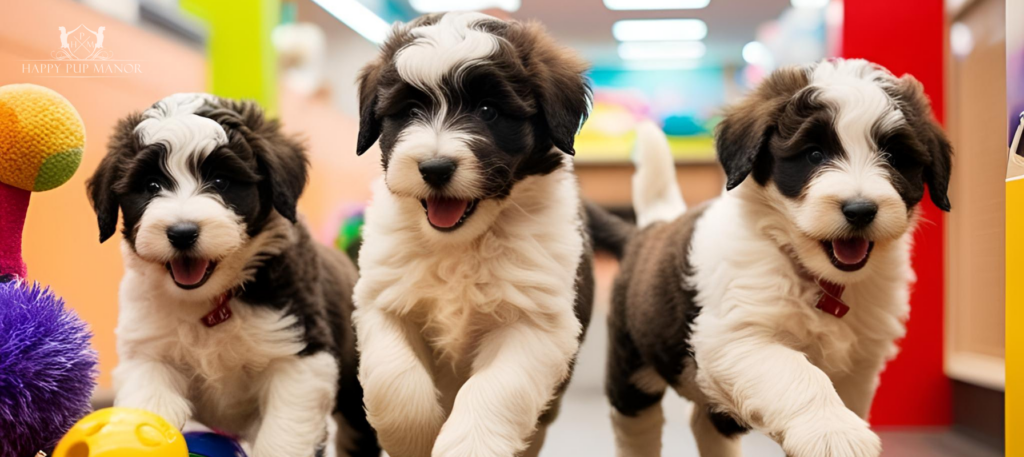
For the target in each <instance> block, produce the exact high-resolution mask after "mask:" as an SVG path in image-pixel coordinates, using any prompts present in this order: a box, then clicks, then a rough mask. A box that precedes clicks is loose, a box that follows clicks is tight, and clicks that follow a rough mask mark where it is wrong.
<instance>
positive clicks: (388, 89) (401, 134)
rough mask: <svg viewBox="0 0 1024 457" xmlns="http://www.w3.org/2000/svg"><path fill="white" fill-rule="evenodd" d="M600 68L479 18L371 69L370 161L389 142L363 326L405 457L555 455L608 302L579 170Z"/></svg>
mask: <svg viewBox="0 0 1024 457" xmlns="http://www.w3.org/2000/svg"><path fill="white" fill-rule="evenodd" d="M584 69H585V65H584V64H583V63H582V62H581V61H580V60H579V59H578V58H577V57H575V56H574V55H572V54H570V53H569V52H568V51H566V50H565V49H563V48H561V47H559V46H557V45H556V44H555V43H554V42H553V41H552V39H551V38H550V37H548V36H547V35H546V33H545V32H544V31H543V30H542V28H541V27H540V26H538V25H537V24H533V23H519V22H512V21H509V22H505V21H501V20H498V19H495V18H493V17H491V16H487V15H484V14H479V13H448V14H443V15H429V16H424V17H421V18H419V19H417V20H415V21H413V22H411V23H409V24H399V25H397V26H396V27H395V28H394V30H393V31H392V33H391V36H390V37H389V38H388V40H387V42H386V43H385V44H384V46H383V49H382V52H381V54H380V57H379V58H378V59H377V60H376V61H374V62H372V63H370V64H369V65H368V66H366V67H365V68H364V69H363V72H362V74H361V76H360V80H359V96H360V111H361V115H360V132H359V144H358V152H359V153H360V154H362V153H363V152H365V151H366V150H367V149H369V148H370V147H371V146H372V145H373V144H374V142H375V141H376V140H377V139H378V138H379V139H380V149H381V151H382V162H383V166H384V179H383V180H382V181H380V182H378V183H377V184H376V185H375V188H374V197H373V201H372V203H371V204H370V206H369V208H367V210H366V225H365V227H364V229H363V236H364V241H363V243H364V244H363V246H362V249H361V250H360V252H359V266H360V271H361V273H362V276H361V278H360V280H359V283H358V284H357V285H356V290H355V304H356V312H355V314H354V317H353V318H354V320H355V324H356V330H357V334H358V335H359V338H360V342H359V350H360V354H361V364H360V380H361V381H362V383H363V386H364V388H365V391H366V399H365V402H366V409H367V414H368V417H369V420H370V423H371V424H373V426H374V428H375V429H376V430H377V434H378V437H379V438H380V442H381V445H382V447H383V448H384V450H386V451H387V452H388V453H389V454H390V455H391V456H392V457H423V456H431V455H432V456H434V457H458V456H465V457H510V456H513V455H530V456H532V455H536V454H537V452H539V449H540V446H541V445H542V443H543V438H544V431H545V428H546V426H547V424H548V423H549V422H550V421H551V420H552V419H553V418H554V416H555V413H556V411H557V405H558V399H559V398H560V392H561V389H563V388H564V386H565V385H566V383H567V381H568V379H569V376H570V373H571V371H572V365H573V361H574V359H575V357H576V352H577V349H578V347H579V343H580V340H581V338H582V336H583V333H584V330H585V327H586V324H587V323H588V321H589V318H590V307H591V301H592V292H593V280H592V272H591V269H590V260H591V254H590V249H589V242H588V241H587V239H586V237H585V226H584V221H583V215H582V210H581V205H580V200H579V196H578V190H577V183H576V179H575V176H574V174H573V172H572V162H571V160H570V159H571V158H570V157H569V155H570V154H572V153H573V141H574V136H575V135H576V133H577V131H578V130H579V127H580V125H581V123H582V122H583V120H584V119H585V118H586V116H587V113H588V110H589V104H590V90H589V87H588V83H587V81H586V79H585V77H584V75H583V72H584ZM542 416H543V417H542Z"/></svg>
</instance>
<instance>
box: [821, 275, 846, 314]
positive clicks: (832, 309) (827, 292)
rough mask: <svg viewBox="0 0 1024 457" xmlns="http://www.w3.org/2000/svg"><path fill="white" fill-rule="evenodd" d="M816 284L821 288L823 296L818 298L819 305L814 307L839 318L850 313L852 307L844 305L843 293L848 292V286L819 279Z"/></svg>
mask: <svg viewBox="0 0 1024 457" xmlns="http://www.w3.org/2000/svg"><path fill="white" fill-rule="evenodd" d="M816 282H817V283H818V287H820V288H821V296H820V297H818V303H817V304H816V305H814V307H815V308H818V309H820V310H822V311H823V312H825V313H828V314H831V315H833V316H835V317H837V318H842V317H843V316H845V315H846V313H848V312H850V307H849V306H847V305H846V303H843V291H844V290H846V286H842V285H839V284H836V283H832V282H828V281H826V280H824V279H819V280H817V281H816Z"/></svg>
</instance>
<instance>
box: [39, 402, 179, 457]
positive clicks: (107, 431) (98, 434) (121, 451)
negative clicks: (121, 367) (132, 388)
mask: <svg viewBox="0 0 1024 457" xmlns="http://www.w3.org/2000/svg"><path fill="white" fill-rule="evenodd" d="M53 457H188V447H187V445H186V443H185V437H184V436H182V434H181V432H179V431H178V429H177V428H175V427H174V426H173V425H171V424H170V423H168V422H167V421H166V420H164V419H163V418H162V417H160V416H158V415H156V414H153V413H151V412H149V411H143V410H141V409H131V408H106V409H101V410H99V411H96V412H94V413H92V414H90V415H88V416H85V418H84V419H82V420H80V421H78V423H77V424H75V426H74V427H72V428H71V431H69V432H68V434H67V436H65V437H64V439H62V440H60V444H58V445H57V449H56V450H55V451H53Z"/></svg>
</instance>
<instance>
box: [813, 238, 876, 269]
mask: <svg viewBox="0 0 1024 457" xmlns="http://www.w3.org/2000/svg"><path fill="white" fill-rule="evenodd" d="M821 246H822V247H823V248H824V249H825V253H826V254H828V256H829V259H831V260H832V265H833V266H834V267H836V268H838V269H840V270H842V271H857V270H860V269H861V268H864V265H867V264H868V257H870V255H871V249H872V248H874V247H875V242H874V241H868V240H866V239H864V238H847V239H841V240H831V241H822V242H821Z"/></svg>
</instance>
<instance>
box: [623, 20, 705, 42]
mask: <svg viewBox="0 0 1024 457" xmlns="http://www.w3.org/2000/svg"><path fill="white" fill-rule="evenodd" d="M612 35H614V36H615V39H616V40H619V41H673V40H686V41H695V40H702V39H704V37H706V36H708V25H707V24H705V23H704V21H702V20H700V19H629V20H624V21H618V22H616V23H615V24H614V25H612Z"/></svg>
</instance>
